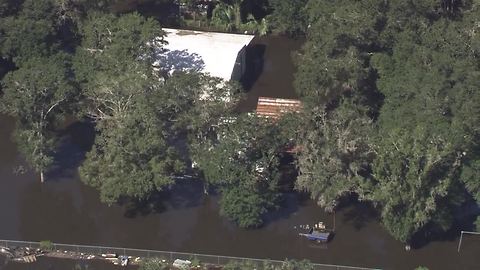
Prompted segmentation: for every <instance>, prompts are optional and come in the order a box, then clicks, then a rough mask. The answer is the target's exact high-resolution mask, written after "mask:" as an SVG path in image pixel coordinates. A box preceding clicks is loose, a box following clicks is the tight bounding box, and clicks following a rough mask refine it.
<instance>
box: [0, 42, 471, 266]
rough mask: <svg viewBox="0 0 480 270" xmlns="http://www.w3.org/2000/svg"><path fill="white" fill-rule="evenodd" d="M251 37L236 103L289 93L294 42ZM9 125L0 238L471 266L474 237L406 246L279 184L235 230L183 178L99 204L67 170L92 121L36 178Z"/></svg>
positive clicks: (1, 162)
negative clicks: (246, 224) (306, 234)
mask: <svg viewBox="0 0 480 270" xmlns="http://www.w3.org/2000/svg"><path fill="white" fill-rule="evenodd" d="M254 43H255V44H256V45H258V46H257V50H258V52H260V53H261V54H263V57H264V61H263V67H262V65H260V67H261V70H262V71H263V72H262V73H261V74H260V76H259V77H258V78H257V79H256V80H252V81H251V82H245V83H250V86H251V89H252V90H251V92H250V93H249V100H247V102H246V105H245V106H251V107H250V109H251V108H254V105H255V103H256V98H258V96H262V95H264V96H273V95H274V96H280V97H286V98H288V97H295V95H294V93H293V90H292V84H291V82H292V78H293V77H292V73H293V65H292V63H291V60H290V59H291V58H290V56H291V51H292V50H293V49H296V48H298V46H299V42H298V41H291V40H288V39H285V38H280V37H268V38H257V39H256V40H255V42H254ZM262 45H263V47H262ZM257 64H258V63H257ZM13 128H14V121H13V120H12V119H11V118H9V117H5V116H0V213H1V216H0V239H12V240H30V241H40V240H51V241H54V242H59V243H72V244H74V243H75V244H88V245H103V246H119V247H131V248H144V249H156V250H168V251H183V252H193V253H203V254H216V255H227V256H245V257H254V258H271V259H280V260H283V259H285V258H289V259H309V260H311V261H313V262H316V263H326V264H341V265H350V266H362V267H376V268H382V269H414V268H415V267H417V266H420V265H423V266H428V267H429V268H430V269H480V257H479V254H480V238H474V237H468V238H466V239H464V242H463V244H462V250H461V253H457V243H458V238H457V237H456V236H455V235H454V236H453V237H451V238H447V239H442V240H438V241H433V242H430V243H428V244H426V245H424V246H422V247H421V248H419V249H415V250H412V251H409V252H407V251H405V250H404V247H403V245H402V244H401V243H399V242H397V241H395V240H394V239H393V238H392V237H390V236H389V234H388V233H387V232H386V231H385V230H384V229H383V228H382V226H381V225H380V224H379V223H378V221H377V217H376V214H375V212H373V211H372V210H371V208H369V207H368V206H366V205H361V204H358V203H357V204H353V205H350V206H348V207H345V208H343V209H342V210H341V211H339V212H337V214H336V216H335V219H334V216H332V215H329V214H326V213H324V212H323V211H322V209H321V208H319V207H317V206H316V205H315V204H314V203H313V202H312V201H310V200H308V199H305V198H303V197H302V196H301V195H299V194H295V193H292V194H287V195H286V201H285V204H284V205H283V206H282V208H281V209H280V210H279V211H277V212H275V213H272V214H271V215H269V216H268V217H267V223H266V224H265V226H264V227H262V228H260V229H256V230H243V229H239V228H237V227H236V226H235V225H233V224H231V223H230V222H229V221H228V220H226V219H224V218H222V217H221V216H219V211H218V205H217V199H216V198H215V197H204V196H203V192H202V191H203V190H202V188H201V185H200V183H198V182H196V181H195V180H191V181H190V182H184V183H182V184H179V185H178V186H177V187H176V188H175V189H174V190H173V191H172V192H170V193H168V194H163V196H162V198H163V199H161V200H159V201H158V202H156V204H155V205H154V206H152V207H138V206H137V207H135V206H132V205H123V206H112V207H108V206H106V205H104V204H102V203H101V202H100V201H99V198H98V197H99V196H98V193H97V192H96V191H95V190H94V189H92V188H90V187H87V186H85V185H83V184H82V183H81V182H80V181H79V179H78V174H77V170H76V167H77V166H78V164H79V163H80V162H81V160H82V158H83V153H84V151H85V150H86V149H87V148H88V146H89V144H90V143H91V140H92V138H91V130H89V129H91V127H89V126H88V125H86V124H79V123H72V124H70V125H68V126H67V127H66V129H65V131H64V134H63V138H64V141H63V143H62V146H61V147H60V149H59V153H58V154H57V159H58V160H59V161H61V164H62V167H61V168H56V169H54V170H53V171H52V172H51V173H50V174H49V176H48V182H46V183H44V184H40V183H39V177H38V175H36V174H34V173H33V172H32V171H31V170H30V169H28V167H27V166H26V165H25V163H24V161H23V159H22V158H21V157H20V156H19V155H18V152H17V148H16V146H15V144H14V143H13V142H12V141H11V133H12V131H13ZM152 209H153V210H152ZM320 220H322V221H325V222H326V223H327V226H328V227H333V226H334V225H333V223H334V220H335V229H336V235H335V237H334V239H333V240H332V241H331V242H330V243H329V244H328V245H318V244H313V243H311V242H308V241H307V240H306V239H303V238H300V237H299V236H298V230H296V229H295V226H298V225H300V224H307V223H308V224H312V223H314V222H318V221H320ZM76 263H77V262H65V261H63V260H62V261H59V262H58V264H57V263H56V262H54V261H52V260H49V259H42V260H41V261H40V262H39V263H38V264H33V265H30V266H26V265H16V264H8V265H6V266H2V264H0V268H1V269H12V270H14V269H15V270H19V269H73V267H74V265H75V264H76ZM80 263H81V262H80ZM2 267H3V268H2ZM29 267H30V268H29ZM88 269H107V266H102V265H98V266H95V265H93V266H92V267H91V268H88Z"/></svg>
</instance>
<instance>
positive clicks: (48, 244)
mask: <svg viewBox="0 0 480 270" xmlns="http://www.w3.org/2000/svg"><path fill="white" fill-rule="evenodd" d="M40 249H42V250H49V251H51V250H53V249H54V245H53V243H52V241H48V240H44V241H40Z"/></svg>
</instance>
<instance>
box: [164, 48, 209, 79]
mask: <svg viewBox="0 0 480 270" xmlns="http://www.w3.org/2000/svg"><path fill="white" fill-rule="evenodd" d="M155 63H156V64H157V66H159V67H160V68H162V69H163V70H164V71H165V72H168V73H170V74H171V73H173V72H175V71H183V72H200V71H202V70H203V69H204V68H205V62H204V61H203V59H202V57H201V56H200V55H199V54H197V53H189V52H188V51H187V50H162V52H160V53H159V54H158V57H157V59H156V61H155Z"/></svg>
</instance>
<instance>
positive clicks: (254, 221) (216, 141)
mask: <svg viewBox="0 0 480 270" xmlns="http://www.w3.org/2000/svg"><path fill="white" fill-rule="evenodd" d="M279 134H280V128H279V127H278V126H275V125H269V124H267V122H266V121H265V120H264V119H261V118H256V117H255V116H248V115H238V116H235V117H230V118H223V119H222V120H220V121H219V123H217V124H216V125H215V126H214V127H213V130H212V133H211V134H210V136H205V137H204V138H202V139H201V140H199V141H197V142H196V143H192V145H191V153H192V159H193V161H194V162H195V164H196V166H197V167H198V168H199V170H200V171H201V173H202V175H203V177H204V178H205V180H206V181H207V183H208V184H210V185H212V186H215V187H217V188H218V189H219V190H220V191H221V194H222V197H221V200H220V208H221V213H222V214H223V215H225V216H226V217H228V218H230V219H231V220H233V221H235V222H236V223H237V224H238V225H240V226H241V227H246V228H249V227H257V226H259V225H261V224H262V223H263V214H265V213H266V212H267V211H268V210H269V209H272V208H274V207H275V205H276V203H277V201H278V199H279V195H280V194H279V192H278V180H279V177H280V172H279V163H280V155H281V151H280V150H281V149H282V148H283V146H284V145H285V144H286V142H287V140H285V139H284V138H282V137H281V136H279Z"/></svg>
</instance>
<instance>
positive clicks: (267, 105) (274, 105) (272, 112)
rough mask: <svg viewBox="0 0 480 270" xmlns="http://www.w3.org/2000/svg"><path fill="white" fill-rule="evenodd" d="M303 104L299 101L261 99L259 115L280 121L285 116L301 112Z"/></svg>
mask: <svg viewBox="0 0 480 270" xmlns="http://www.w3.org/2000/svg"><path fill="white" fill-rule="evenodd" d="M301 109H302V102H301V101H300V100H297V99H286V98H273V97H259V98H258V103H257V110H256V111H257V115H258V116H263V117H266V118H273V119H278V118H280V117H281V116H282V115H283V114H286V113H291V112H297V113H298V112H300V110H301Z"/></svg>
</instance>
